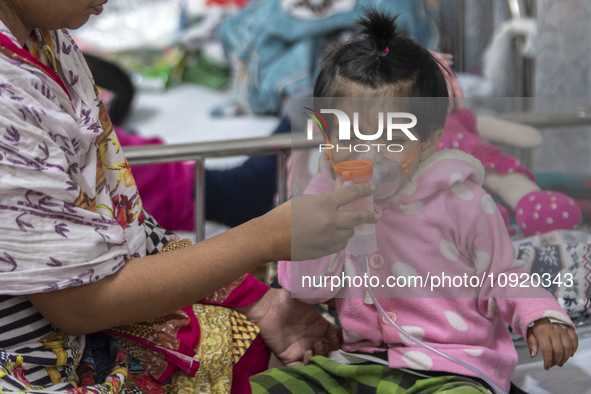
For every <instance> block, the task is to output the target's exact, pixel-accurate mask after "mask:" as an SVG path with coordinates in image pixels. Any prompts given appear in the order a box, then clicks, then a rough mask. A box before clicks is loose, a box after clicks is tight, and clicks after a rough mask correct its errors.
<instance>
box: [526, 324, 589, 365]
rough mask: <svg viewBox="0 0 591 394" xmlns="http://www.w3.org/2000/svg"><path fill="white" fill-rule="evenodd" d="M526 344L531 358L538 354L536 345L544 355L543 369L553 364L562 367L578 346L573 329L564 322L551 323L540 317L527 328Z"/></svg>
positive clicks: (577, 339)
mask: <svg viewBox="0 0 591 394" xmlns="http://www.w3.org/2000/svg"><path fill="white" fill-rule="evenodd" d="M527 346H528V347H529V351H530V355H531V357H532V358H534V357H536V355H537V354H538V347H539V349H540V350H541V351H542V355H543V356H544V369H545V370H549V369H550V368H552V367H553V366H555V365H558V366H559V367H562V366H563V365H564V363H566V361H567V360H568V359H569V358H570V357H572V355H573V354H575V352H576V351H577V348H578V347H579V338H578V337H577V334H576V333H575V330H574V329H573V328H572V327H570V326H567V325H564V324H553V323H550V322H549V321H548V320H547V319H540V320H537V321H536V322H535V323H534V326H533V327H531V328H530V329H528V330H527Z"/></svg>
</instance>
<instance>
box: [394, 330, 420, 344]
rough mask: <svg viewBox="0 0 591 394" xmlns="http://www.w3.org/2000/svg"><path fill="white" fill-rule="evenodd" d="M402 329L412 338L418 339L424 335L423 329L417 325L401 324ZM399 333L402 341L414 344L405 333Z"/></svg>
mask: <svg viewBox="0 0 591 394" xmlns="http://www.w3.org/2000/svg"><path fill="white" fill-rule="evenodd" d="M401 328H402V329H403V330H404V331H406V332H408V333H409V334H410V335H412V336H413V337H414V338H416V339H418V340H419V341H420V340H422V339H423V337H424V336H425V331H424V330H423V329H422V328H421V327H417V326H402V327H401ZM399 334H400V339H401V340H402V342H404V343H406V344H408V345H414V344H415V342H414V341H413V340H411V339H409V338H407V337H406V335H403V334H402V333H399Z"/></svg>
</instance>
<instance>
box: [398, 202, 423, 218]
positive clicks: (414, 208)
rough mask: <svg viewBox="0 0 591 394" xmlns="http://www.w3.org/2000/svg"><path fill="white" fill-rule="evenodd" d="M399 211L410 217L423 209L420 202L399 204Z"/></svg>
mask: <svg viewBox="0 0 591 394" xmlns="http://www.w3.org/2000/svg"><path fill="white" fill-rule="evenodd" d="M400 209H401V210H402V212H404V213H405V214H407V215H412V214H415V213H419V212H421V210H422V209H423V203H422V202H421V201H415V202H411V203H410V204H407V205H403V204H400Z"/></svg>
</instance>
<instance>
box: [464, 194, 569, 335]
mask: <svg viewBox="0 0 591 394" xmlns="http://www.w3.org/2000/svg"><path fill="white" fill-rule="evenodd" d="M470 188H471V189H472V192H473V194H474V197H473V199H472V202H473V204H472V205H473V207H472V208H473V209H472V210H471V211H472V214H471V215H468V212H466V211H464V212H465V214H464V216H463V217H464V218H465V219H464V220H465V227H466V229H467V230H468V231H467V233H465V237H466V238H465V239H466V240H467V245H468V248H467V250H466V253H467V254H468V255H469V256H472V260H473V262H474V265H475V267H476V274H477V275H478V276H480V275H485V277H486V280H485V281H484V283H483V286H482V287H481V289H480V294H479V300H478V308H479V310H480V313H481V314H483V315H484V316H486V317H488V318H492V317H493V316H494V315H495V314H496V313H499V314H500V317H501V318H502V319H503V320H504V321H505V322H506V323H507V324H509V325H510V326H511V327H513V329H514V330H515V332H516V333H517V334H519V335H524V334H525V333H527V328H528V325H529V324H530V323H531V322H534V321H536V320H539V319H542V318H545V317H550V318H554V319H556V320H559V321H561V322H564V323H566V324H569V325H572V321H571V320H570V318H569V317H568V316H567V314H566V313H565V312H564V310H563V309H562V308H561V307H560V305H559V304H558V302H557V301H556V299H555V298H554V296H553V295H552V294H551V293H550V292H549V291H547V290H545V289H543V288H539V287H532V286H531V284H530V285H529V287H521V286H520V284H521V282H522V281H523V279H524V278H526V277H528V275H529V270H528V269H527V265H526V264H525V262H524V261H522V260H517V259H516V258H515V254H514V253H515V252H514V248H513V244H512V243H511V240H510V239H509V235H508V233H507V230H506V228H505V225H504V221H503V217H502V216H501V213H500V212H499V210H498V209H497V208H496V205H495V204H494V201H493V199H492V197H491V196H490V195H489V194H487V193H486V192H485V191H484V190H483V189H482V188H480V187H478V186H476V185H474V184H471V187H470ZM491 274H492V275H493V277H494V278H495V279H494V281H491V278H490V276H489V275H491ZM499 275H500V276H501V277H503V278H504V277H506V278H511V277H510V275H513V278H515V279H516V280H517V282H515V281H514V282H513V283H516V284H517V285H516V286H515V287H512V286H511V285H510V283H511V282H510V281H507V285H504V286H503V287H501V286H500V284H499V282H498V280H497V278H499ZM501 282H502V283H503V282H504V280H502V281H501Z"/></svg>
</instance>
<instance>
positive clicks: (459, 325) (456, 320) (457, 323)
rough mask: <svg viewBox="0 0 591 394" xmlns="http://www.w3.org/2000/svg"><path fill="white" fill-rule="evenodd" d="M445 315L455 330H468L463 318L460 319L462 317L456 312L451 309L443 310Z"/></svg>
mask: <svg viewBox="0 0 591 394" xmlns="http://www.w3.org/2000/svg"><path fill="white" fill-rule="evenodd" d="M445 317H446V318H447V321H448V322H449V324H451V326H452V327H453V328H455V329H456V330H458V331H462V332H463V331H467V330H468V325H467V324H466V322H465V321H464V319H462V317H461V316H460V315H458V314H457V313H455V312H452V311H445Z"/></svg>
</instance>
